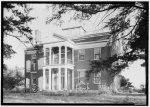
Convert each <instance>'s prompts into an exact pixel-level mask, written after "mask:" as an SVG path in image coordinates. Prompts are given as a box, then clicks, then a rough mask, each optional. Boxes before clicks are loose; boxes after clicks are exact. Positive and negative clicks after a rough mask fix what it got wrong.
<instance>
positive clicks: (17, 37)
mask: <svg viewBox="0 0 150 107" xmlns="http://www.w3.org/2000/svg"><path fill="white" fill-rule="evenodd" d="M6 35H9V36H12V37H15V38H16V39H18V40H19V41H20V42H21V43H22V44H24V43H23V41H21V39H20V38H19V37H21V36H15V35H11V34H8V33H6ZM24 46H25V47H26V48H27V46H26V45H25V44H24Z"/></svg>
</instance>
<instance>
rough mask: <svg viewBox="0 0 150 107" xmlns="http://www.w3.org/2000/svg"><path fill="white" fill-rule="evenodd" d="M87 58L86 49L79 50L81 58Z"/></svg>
mask: <svg viewBox="0 0 150 107" xmlns="http://www.w3.org/2000/svg"><path fill="white" fill-rule="evenodd" d="M84 59H85V50H84V49H81V50H79V60H80V61H81V60H84Z"/></svg>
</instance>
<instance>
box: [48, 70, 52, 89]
mask: <svg viewBox="0 0 150 107" xmlns="http://www.w3.org/2000/svg"><path fill="white" fill-rule="evenodd" d="M51 74H52V73H51V68H50V67H49V90H51V89H52V88H51V87H52V86H51Z"/></svg>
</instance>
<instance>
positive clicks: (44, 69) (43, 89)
mask: <svg viewBox="0 0 150 107" xmlns="http://www.w3.org/2000/svg"><path fill="white" fill-rule="evenodd" d="M43 90H45V69H44V68H43Z"/></svg>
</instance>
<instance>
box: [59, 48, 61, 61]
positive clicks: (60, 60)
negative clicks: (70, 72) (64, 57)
mask: <svg viewBox="0 0 150 107" xmlns="http://www.w3.org/2000/svg"><path fill="white" fill-rule="evenodd" d="M59 64H61V46H59Z"/></svg>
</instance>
